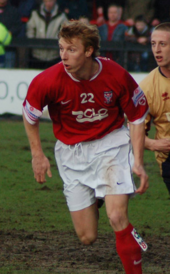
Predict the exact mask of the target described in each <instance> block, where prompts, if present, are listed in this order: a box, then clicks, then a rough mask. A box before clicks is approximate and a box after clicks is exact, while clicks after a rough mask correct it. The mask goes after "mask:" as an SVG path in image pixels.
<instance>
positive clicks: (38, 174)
mask: <svg viewBox="0 0 170 274" xmlns="http://www.w3.org/2000/svg"><path fill="white" fill-rule="evenodd" d="M32 168H33V172H34V178H35V179H36V181H37V182H38V183H40V184H43V183H44V182H46V178H45V176H46V173H47V175H48V177H50V178H51V177H52V173H51V170H50V162H49V160H48V158H47V157H46V156H45V155H44V154H41V155H38V156H34V157H33V158H32Z"/></svg>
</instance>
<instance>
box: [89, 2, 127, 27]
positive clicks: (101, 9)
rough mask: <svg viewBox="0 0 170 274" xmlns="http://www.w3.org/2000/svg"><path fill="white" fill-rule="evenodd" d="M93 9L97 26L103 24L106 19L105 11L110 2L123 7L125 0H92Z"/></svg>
mask: <svg viewBox="0 0 170 274" xmlns="http://www.w3.org/2000/svg"><path fill="white" fill-rule="evenodd" d="M93 2H94V3H93V4H94V6H95V11H94V13H95V14H93V16H94V18H93V19H95V20H96V24H97V25H98V26H100V25H102V24H104V23H105V22H106V21H107V20H108V16H107V11H108V7H109V6H110V5H112V4H115V5H118V6H119V7H120V8H124V6H125V2H126V0H115V1H113V0H94V1H93Z"/></svg>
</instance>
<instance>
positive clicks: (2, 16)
mask: <svg viewBox="0 0 170 274" xmlns="http://www.w3.org/2000/svg"><path fill="white" fill-rule="evenodd" d="M0 23H2V24H3V25H4V26H5V27H6V28H7V30H8V31H9V32H10V33H11V35H12V37H18V36H19V34H20V31H21V19H20V15H19V12H18V10H17V9H16V8H15V7H13V6H12V5H11V4H10V2H9V1H8V0H0ZM15 56H16V54H15V50H12V49H7V50H6V54H5V67H6V68H12V67H14V66H15Z"/></svg>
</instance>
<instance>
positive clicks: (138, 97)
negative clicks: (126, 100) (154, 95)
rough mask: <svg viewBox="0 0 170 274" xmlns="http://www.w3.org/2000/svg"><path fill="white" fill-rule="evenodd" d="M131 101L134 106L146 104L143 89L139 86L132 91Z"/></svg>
mask: <svg viewBox="0 0 170 274" xmlns="http://www.w3.org/2000/svg"><path fill="white" fill-rule="evenodd" d="M132 100H133V103H134V105H135V107H137V105H138V104H139V105H145V104H146V98H145V95H144V93H143V91H142V90H141V88H140V87H137V88H136V89H135V90H134V92H133V97H132Z"/></svg>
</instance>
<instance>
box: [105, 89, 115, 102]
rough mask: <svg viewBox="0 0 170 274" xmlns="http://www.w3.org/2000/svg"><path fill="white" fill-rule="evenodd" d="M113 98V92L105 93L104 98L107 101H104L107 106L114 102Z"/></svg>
mask: <svg viewBox="0 0 170 274" xmlns="http://www.w3.org/2000/svg"><path fill="white" fill-rule="evenodd" d="M112 97H113V91H112V90H110V91H104V98H105V100H106V101H104V102H105V103H106V104H110V103H111V102H112Z"/></svg>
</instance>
